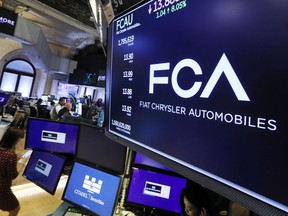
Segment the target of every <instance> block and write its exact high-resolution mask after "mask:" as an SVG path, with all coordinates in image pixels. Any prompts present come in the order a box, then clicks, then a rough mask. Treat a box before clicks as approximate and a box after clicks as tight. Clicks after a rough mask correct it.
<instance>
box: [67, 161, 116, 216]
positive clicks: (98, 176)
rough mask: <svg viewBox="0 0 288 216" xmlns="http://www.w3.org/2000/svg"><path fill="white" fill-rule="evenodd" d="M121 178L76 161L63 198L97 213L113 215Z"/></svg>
mask: <svg viewBox="0 0 288 216" xmlns="http://www.w3.org/2000/svg"><path fill="white" fill-rule="evenodd" d="M120 182H121V179H120V177H119V176H115V175H111V174H109V173H106V172H103V171H101V170H98V169H95V168H93V167H90V166H87V165H85V164H82V163H79V162H75V163H74V166H73V168H72V171H71V174H70V176H69V179H68V182H67V185H66V187H65V191H64V193H63V197H62V199H63V200H65V201H67V202H70V203H73V204H75V205H77V206H80V207H83V208H85V209H87V210H89V211H91V212H93V213H95V214H97V215H101V216H112V215H113V212H114V207H115V203H116V201H117V196H118V190H119V185H120Z"/></svg>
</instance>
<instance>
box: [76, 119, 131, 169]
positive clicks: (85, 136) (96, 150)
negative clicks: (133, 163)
mask: <svg viewBox="0 0 288 216" xmlns="http://www.w3.org/2000/svg"><path fill="white" fill-rule="evenodd" d="M126 152H127V147H126V146H123V145H122V144H120V143H117V142H115V141H113V140H111V139H109V138H108V137H107V136H105V133H104V131H103V130H100V129H99V128H97V127H95V126H92V125H88V124H80V130H79V137H78V143H77V150H76V158H77V159H79V160H82V161H85V162H87V163H91V164H93V165H98V166H100V167H102V168H104V169H108V170H111V171H113V172H116V173H118V174H123V173H124V169H125V163H126Z"/></svg>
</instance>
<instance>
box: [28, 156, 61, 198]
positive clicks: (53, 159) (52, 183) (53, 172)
mask: <svg viewBox="0 0 288 216" xmlns="http://www.w3.org/2000/svg"><path fill="white" fill-rule="evenodd" d="M64 164H65V158H64V157H62V156H58V155H55V154H52V153H49V152H42V151H35V150H34V151H33V152H32V154H31V156H30V158H29V161H28V164H27V165H26V167H25V170H24V172H23V177H25V178H26V179H28V180H30V181H31V182H33V183H34V184H36V185H38V186H39V187H41V188H43V189H44V190H46V191H47V192H49V193H50V194H52V195H53V194H54V193H55V190H56V188H57V185H58V182H59V179H60V176H61V174H62V170H63V167H64Z"/></svg>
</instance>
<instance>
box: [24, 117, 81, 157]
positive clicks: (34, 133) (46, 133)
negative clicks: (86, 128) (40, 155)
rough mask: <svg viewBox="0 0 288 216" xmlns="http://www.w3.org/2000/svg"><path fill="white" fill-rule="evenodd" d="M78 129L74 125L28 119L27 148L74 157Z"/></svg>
mask: <svg viewBox="0 0 288 216" xmlns="http://www.w3.org/2000/svg"><path fill="white" fill-rule="evenodd" d="M78 129H79V126H78V125H77V124H73V123H68V122H58V121H52V120H48V119H39V118H28V124H27V135H26V141H25V148H26V149H36V150H43V151H51V152H58V153H65V154H72V155H73V154H75V151H76V143H77V136H78Z"/></svg>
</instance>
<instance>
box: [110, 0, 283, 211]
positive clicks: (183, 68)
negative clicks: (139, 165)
mask: <svg viewBox="0 0 288 216" xmlns="http://www.w3.org/2000/svg"><path fill="white" fill-rule="evenodd" d="M287 11H288V1H249V0H232V1H223V0H213V1H211V0H201V1H187V0H186V1H185V0H179V1H165V3H164V1H154V0H148V1H142V2H141V3H139V4H137V5H136V6H135V7H132V8H130V9H129V10H127V11H125V12H124V13H123V14H121V15H119V16H118V17H115V19H114V20H113V21H112V22H111V23H110V25H109V33H108V43H107V44H108V48H107V70H106V100H105V105H106V107H107V110H106V114H107V118H106V126H107V132H108V136H109V135H111V136H110V137H111V138H113V139H115V140H117V142H120V143H122V144H123V145H126V146H128V147H129V148H130V149H132V150H134V151H137V152H141V153H143V154H145V155H148V156H149V157H150V156H151V158H152V159H155V160H157V161H161V163H163V164H164V165H166V166H167V167H169V168H171V169H173V170H174V171H176V172H178V173H180V174H181V175H184V176H185V177H187V178H189V179H191V180H192V181H196V182H197V183H199V184H201V185H203V186H204V187H205V188H208V189H210V190H213V191H216V192H217V193H219V194H220V195H223V196H225V197H227V198H229V199H232V200H233V201H235V202H238V203H240V204H242V205H244V206H246V207H248V208H249V209H250V210H251V211H253V212H255V213H256V214H261V215H264V216H265V215H267V216H272V215H280V214H287V213H288V196H287V194H288V187H287V182H288V175H287V173H286V172H285V170H287V169H288V157H287V152H288V145H287V120H288V119H287V106H286V103H287V102H286V98H287V92H288V85H287V80H288V73H287V71H288V64H287V56H288V43H287V36H288V34H287V20H288V13H287ZM155 29H157V31H155Z"/></svg>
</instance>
